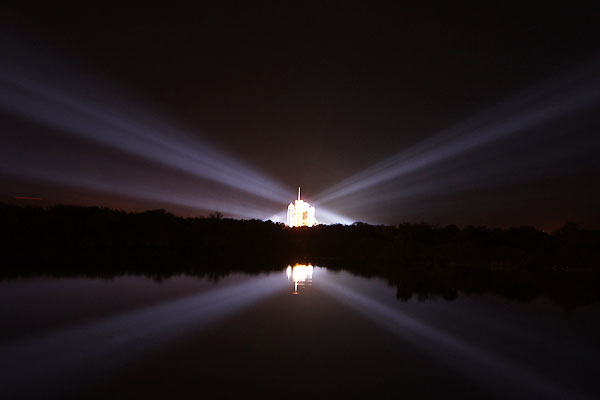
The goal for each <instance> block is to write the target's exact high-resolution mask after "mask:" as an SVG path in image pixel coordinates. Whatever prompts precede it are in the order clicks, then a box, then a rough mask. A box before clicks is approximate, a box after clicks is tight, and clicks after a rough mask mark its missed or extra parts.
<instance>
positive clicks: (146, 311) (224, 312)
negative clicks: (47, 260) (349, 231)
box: [0, 266, 600, 399]
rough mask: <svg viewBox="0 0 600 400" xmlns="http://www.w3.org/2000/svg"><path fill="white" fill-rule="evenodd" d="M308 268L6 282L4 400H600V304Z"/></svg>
mask: <svg viewBox="0 0 600 400" xmlns="http://www.w3.org/2000/svg"><path fill="white" fill-rule="evenodd" d="M395 294H396V289H395V288H392V287H389V286H388V285H387V284H386V283H385V282H383V281H381V280H377V279H365V278H361V277H356V276H352V275H350V274H348V273H346V272H331V271H328V270H326V269H324V268H318V267H314V268H313V267H311V266H296V267H294V268H291V267H290V268H287V269H285V270H283V271H282V272H279V273H271V274H268V275H266V274H263V275H255V276H248V275H241V274H238V275H230V276H228V277H226V278H223V279H221V280H219V281H217V282H213V281H209V280H208V279H199V278H197V277H185V276H181V277H176V278H171V279H168V280H166V281H163V282H155V281H152V280H150V279H148V278H144V277H132V276H126V277H120V278H117V279H114V280H94V279H88V278H77V279H50V278H38V279H28V280H13V281H4V282H1V283H0V320H1V321H2V329H1V330H0V398H2V399H8V398H32V397H34V398H35V397H38V398H52V397H54V398H136V397H142V398H173V397H190V396H209V397H225V398H227V397H239V396H246V397H256V395H264V397H277V398H282V397H288V398H289V397H292V398H296V397H298V398H299V397H306V395H311V396H312V397H335V396H348V395H360V396H365V395H371V396H377V397H392V396H393V397H400V396H404V397H406V398H432V397H439V396H445V397H447V396H449V395H452V396H453V397H454V396H461V397H464V398H481V397H482V396H485V397H488V398H489V397H498V398H598V397H600V389H599V388H598V384H597V378H596V377H597V375H598V370H599V369H598V359H599V356H600V341H599V340H598V338H599V337H600V306H597V305H594V306H585V307H581V308H578V309H575V310H565V309H563V308H561V307H560V306H557V305H555V304H553V303H551V302H550V301H548V300H545V299H543V298H540V299H537V300H535V301H533V302H530V303H519V302H515V301H509V300H505V299H503V298H501V297H497V296H491V295H490V296H486V295H484V296H465V295H459V297H458V298H457V299H456V300H454V301H451V302H449V301H446V300H428V301H417V300H410V301H408V302H401V301H398V300H396V297H395Z"/></svg>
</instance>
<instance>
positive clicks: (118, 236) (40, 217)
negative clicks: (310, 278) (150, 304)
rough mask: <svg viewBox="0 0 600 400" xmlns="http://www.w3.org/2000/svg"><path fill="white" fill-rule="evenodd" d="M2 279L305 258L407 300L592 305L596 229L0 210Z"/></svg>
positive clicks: (599, 284)
mask: <svg viewBox="0 0 600 400" xmlns="http://www.w3.org/2000/svg"><path fill="white" fill-rule="evenodd" d="M0 218H1V221H2V227H3V228H2V233H1V235H2V237H1V238H0V239H1V243H2V244H1V246H2V249H3V250H2V258H3V262H2V271H1V272H0V275H1V277H3V278H12V277H17V276H27V275H40V274H45V275H53V276H80V275H84V276H94V277H106V278H110V277H114V276H118V275H122V274H144V275H147V276H151V277H153V278H155V279H162V278H167V277H169V276H171V275H174V274H182V273H185V274H192V275H199V276H212V277H219V276H223V275H226V274H228V273H231V272H235V271H243V272H248V273H258V272H261V271H271V270H281V269H282V268H284V267H285V266H286V265H288V264H293V263H295V262H302V261H312V262H313V263H316V264H318V265H322V266H327V267H328V268H331V269H346V270H349V271H351V272H353V273H356V274H360V275H364V276H377V277H382V278H385V279H387V280H388V281H389V282H390V283H391V284H393V285H395V286H396V287H397V288H398V297H399V298H400V299H408V298H410V297H412V296H413V295H416V296H418V297H419V298H427V297H430V296H442V297H444V298H447V299H452V298H454V297H455V296H456V295H457V293H458V291H462V292H467V293H484V292H493V293H498V294H503V295H505V296H509V297H511V298H516V299H520V300H530V299H532V298H535V297H537V296H540V295H546V296H549V297H551V298H553V299H554V300H556V301H558V302H560V303H561V304H563V305H565V306H576V305H580V304H587V303H592V302H598V301H600V289H599V288H600V279H599V278H598V277H599V276H600V267H599V266H600V232H599V231H588V230H582V229H580V228H579V227H578V226H577V225H576V224H574V223H569V224H567V225H565V226H564V227H563V228H561V229H559V230H558V231H556V232H553V233H552V234H547V233H544V232H541V231H539V230H536V229H534V228H530V227H522V228H510V229H497V228H495V229H491V228H484V227H466V228H463V229H459V228H458V227H456V226H454V225H451V226H447V227H437V226H430V225H426V224H417V225H411V224H401V225H397V226H372V225H367V224H363V223H356V224H354V225H350V226H342V225H332V226H325V225H323V226H317V227H313V228H294V229H290V228H287V227H285V226H284V225H282V224H275V223H272V222H263V221H260V220H234V219H227V218H222V216H221V215H220V214H218V213H216V214H214V215H212V216H211V217H209V218H181V217H177V216H174V215H173V214H170V213H167V212H165V211H164V210H153V211H147V212H143V213H127V212H124V211H118V210H111V209H107V208H99V207H87V208H84V207H75V206H54V207H50V208H47V209H42V208H30V207H19V206H14V205H0Z"/></svg>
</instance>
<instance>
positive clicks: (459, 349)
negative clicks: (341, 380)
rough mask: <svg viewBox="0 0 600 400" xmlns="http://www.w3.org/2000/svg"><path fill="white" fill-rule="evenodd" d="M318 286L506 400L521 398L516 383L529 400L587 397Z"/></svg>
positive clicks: (339, 289)
mask: <svg viewBox="0 0 600 400" xmlns="http://www.w3.org/2000/svg"><path fill="white" fill-rule="evenodd" d="M319 286H320V287H321V288H323V289H324V291H325V292H326V293H328V294H330V295H332V296H333V297H335V298H336V299H338V300H340V301H341V302H342V303H344V304H346V305H347V306H349V307H351V308H353V309H355V310H356V311H358V312H359V313H361V314H362V315H364V316H365V317H367V318H369V319H371V320H373V321H374V322H376V323H378V324H380V325H381V326H383V327H384V328H386V329H388V330H390V331H391V332H393V333H395V334H396V335H398V336H400V337H401V338H402V339H404V340H406V341H408V342H410V343H411V344H413V345H415V346H418V347H419V348H421V349H422V350H424V351H426V352H427V353H429V354H431V355H432V356H434V357H436V358H438V359H440V360H441V361H443V362H445V363H447V364H449V365H451V366H452V367H454V368H456V369H457V370H459V371H460V372H461V373H463V374H464V375H465V376H467V377H469V378H473V379H476V380H478V381H479V382H480V383H482V384H484V385H486V386H489V387H490V388H492V389H493V390H494V392H495V393H497V394H499V393H502V394H503V395H505V396H506V397H508V398H515V397H520V396H519V395H518V394H516V393H515V387H514V386H513V385H515V384H516V385H517V386H518V387H519V389H521V390H522V391H523V392H525V393H528V396H529V397H530V398H564V399H567V398H568V399H584V398H586V397H585V396H582V395H580V394H579V393H575V392H573V391H571V390H570V389H568V388H566V387H563V386H561V385H559V384H558V383H555V382H552V381H550V380H548V379H546V378H544V377H543V376H541V375H538V374H536V373H535V372H533V371H530V370H527V369H525V368H524V367H521V366H518V365H516V364H513V363H510V362H509V361H508V360H505V359H503V358H502V357H500V356H498V355H495V354H493V353H491V352H488V351H486V350H485V349H482V348H478V347H476V346H473V345H471V344H469V343H468V342H466V341H463V340H461V339H460V338H458V337H456V336H453V335H450V334H447V333H445V332H443V331H442V330H439V329H436V328H434V327H432V326H429V325H428V324H425V323H423V322H421V321H419V320H418V319H416V318H414V317H411V316H408V315H407V314H405V313H403V312H401V311H399V310H398V309H395V308H392V307H389V306H387V305H385V304H383V303H381V302H379V301H376V300H373V299H371V298H369V297H367V296H365V295H363V294H360V293H358V292H357V291H355V290H353V289H350V288H348V287H344V286H341V285H339V284H337V283H335V282H332V281H331V280H330V279H327V278H326V277H322V278H321V279H319Z"/></svg>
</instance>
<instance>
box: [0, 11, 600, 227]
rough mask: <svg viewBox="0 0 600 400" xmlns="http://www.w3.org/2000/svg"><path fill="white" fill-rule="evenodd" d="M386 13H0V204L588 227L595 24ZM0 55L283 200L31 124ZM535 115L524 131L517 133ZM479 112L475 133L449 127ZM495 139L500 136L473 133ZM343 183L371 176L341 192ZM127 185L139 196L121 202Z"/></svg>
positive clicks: (594, 145)
mask: <svg viewBox="0 0 600 400" xmlns="http://www.w3.org/2000/svg"><path fill="white" fill-rule="evenodd" d="M83 3H85V2H83ZM397 3H398V4H396V5H381V4H377V5H376V4H372V2H357V3H356V5H352V3H351V2H336V3H328V2H319V3H315V4H311V5H309V4H306V3H304V2H299V3H298V4H297V5H296V6H292V7H290V6H289V4H291V3H285V2H283V3H273V4H268V5H257V4H256V3H254V2H248V4H247V6H244V7H241V6H240V5H239V4H231V5H222V6H219V7H218V8H216V7H213V6H210V7H209V6H207V5H205V4H202V2H199V3H197V4H196V5H194V6H191V7H183V6H178V5H175V4H174V3H169V5H168V6H163V7H153V6H150V5H146V4H144V6H143V7H133V6H123V5H122V4H119V5H115V6H114V7H111V6H108V5H106V4H104V3H101V4H102V6H99V7H92V6H88V5H86V4H82V2H79V3H77V4H76V5H69V6H66V5H65V6H61V5H57V3H54V2H52V4H50V3H49V4H48V5H46V6H39V5H37V4H36V5H31V6H30V8H12V9H8V10H5V12H3V17H2V24H1V25H2V26H3V31H2V41H1V43H2V47H3V51H2V53H3V56H2V57H3V59H4V63H5V64H7V65H9V66H8V67H6V65H3V69H2V71H1V72H2V77H1V79H0V89H1V90H2V93H0V95H2V96H4V97H3V99H2V100H3V102H2V104H3V105H4V106H2V107H0V129H1V134H2V143H3V146H2V149H0V157H2V158H3V159H4V160H3V161H2V163H1V164H0V201H4V202H11V203H19V204H43V205H45V204H54V203H68V204H82V205H101V206H110V207H117V208H123V209H126V210H145V209H149V208H160V207H162V208H166V209H167V210H169V211H172V212H174V213H177V214H180V215H185V216H191V215H206V214H207V213H209V212H211V211H214V210H216V209H218V207H217V206H215V204H217V205H218V204H219V202H221V203H223V204H229V202H231V201H236V202H238V203H239V202H241V203H243V202H245V201H247V202H249V203H251V204H252V205H253V206H255V207H256V208H257V209H258V211H256V212H255V213H249V214H247V215H245V214H243V213H241V212H238V213H236V212H228V209H227V207H225V205H224V206H223V211H224V213H225V214H226V215H231V216H235V217H242V218H244V217H257V218H268V217H270V215H271V214H275V213H278V212H280V211H283V210H284V209H285V207H286V206H287V202H289V201H292V200H293V199H294V198H295V193H296V188H297V186H299V185H300V186H302V188H303V193H304V196H303V197H304V198H305V199H306V200H308V201H311V202H313V203H315V204H316V205H317V218H319V210H320V208H319V206H321V207H323V208H327V209H329V210H331V211H333V212H336V213H339V214H341V215H343V216H345V217H347V218H348V219H349V220H351V221H365V222H369V223H385V224H396V223H402V222H413V223H414V222H421V221H424V222H427V223H434V224H451V223H455V224H458V225H461V226H464V225H469V224H474V225H480V224H485V225H491V226H508V225H516V226H520V225H533V226H536V227H538V228H541V229H547V230H553V229H556V228H558V227H560V226H561V225H562V224H564V223H565V222H566V221H570V220H572V221H576V222H578V223H579V224H581V225H582V226H585V227H594V228H600V207H598V204H600V185H599V184H598V182H600V163H599V162H598V161H597V158H598V157H597V154H598V149H600V138H599V137H600V133H599V130H600V117H599V114H598V110H599V109H600V108H599V105H600V95H596V94H595V93H600V81H599V80H598V79H599V78H598V76H600V75H599V74H597V72H599V71H600V67H599V66H600V62H599V59H598V56H599V55H600V40H599V38H600V35H599V34H600V32H599V29H598V26H599V24H600V18H599V16H600V14H599V13H598V12H595V11H594V10H585V9H575V8H572V9H559V8H556V9H553V8H550V7H549V6H544V8H537V7H533V6H531V7H524V6H521V7H518V8H505V9H499V8H496V7H493V6H488V7H487V8H481V9H474V8H468V9H459V8H455V7H452V8H444V7H439V6H436V5H434V4H429V6H428V7H426V8H422V9H418V10H415V9H409V8H406V7H405V6H403V5H402V3H401V2H397ZM219 4H223V3H221V2H219ZM284 4H286V5H284ZM326 4H336V5H326ZM342 5H343V6H342ZM15 49H16V50H15ZM14 60H17V61H14ZM23 60H25V61H23ZM13 61H14V65H27V64H28V63H30V64H35V68H32V71H33V72H30V73H31V75H30V76H35V77H36V79H35V84H36V85H41V84H43V83H44V82H48V83H49V84H51V85H54V86H56V87H57V88H59V89H60V90H59V91H60V92H61V93H63V94H65V95H66V96H70V95H71V94H70V93H74V92H75V93H79V94H80V95H82V96H84V97H86V98H91V99H93V100H94V101H96V103H95V104H105V103H106V104H109V105H110V106H112V107H115V108H116V109H117V110H118V113H119V115H120V116H122V118H132V119H136V120H137V119H139V118H140V116H141V115H143V117H144V120H146V117H148V120H154V119H157V120H159V121H160V122H161V124H163V123H164V124H163V125H161V126H167V128H159V127H158V125H156V129H157V131H159V133H160V135H162V136H161V137H166V138H170V139H169V140H172V141H173V143H183V142H182V141H181V139H180V137H181V136H180V135H175V134H172V133H171V130H170V129H169V128H168V126H171V124H172V125H174V126H177V127H178V129H181V130H183V131H185V132H186V138H187V139H186V140H187V141H186V142H185V143H188V141H192V142H195V141H196V140H197V141H198V143H199V144H198V148H202V149H205V148H210V149H211V150H210V152H211V154H214V153H213V152H218V154H226V155H227V160H236V161H239V163H240V164H241V165H245V166H251V167H252V169H253V171H256V173H257V174H260V176H261V177H264V179H265V181H268V182H276V183H277V185H279V186H278V187H282V188H284V189H285V190H287V191H289V199H288V200H286V201H285V202H283V201H282V202H279V200H278V197H276V196H271V197H270V198H264V197H261V195H259V194H258V193H256V194H253V193H248V192H247V191H246V192H240V191H238V190H236V189H235V186H236V185H237V184H236V183H233V184H232V185H230V186H229V187H222V185H220V184H219V183H218V182H217V181H218V179H213V180H212V181H211V180H210V179H208V180H207V179H206V176H204V177H203V178H202V179H199V178H197V177H194V176H193V173H192V172H191V171H187V170H185V168H187V167H184V168H180V169H179V170H176V171H175V170H174V169H173V168H172V167H173V165H170V166H167V165H165V164H164V163H160V162H157V160H155V159H153V158H151V157H148V156H147V155H146V156H141V155H140V154H137V155H136V154H132V152H131V151H122V150H119V149H116V148H115V147H114V146H112V145H107V143H99V142H98V141H93V140H89V137H88V138H86V137H83V136H79V135H78V132H79V131H81V126H78V127H77V128H74V129H73V130H72V131H70V132H69V133H65V132H64V129H63V128H64V124H63V125H62V128H61V127H60V126H56V125H52V124H49V123H48V122H47V120H46V122H43V121H40V120H39V119H36V115H39V113H38V111H33V112H32V111H31V109H28V110H25V111H23V110H22V109H21V108H27V107H28V106H27V102H26V101H25V100H23V99H24V98H25V97H26V96H25V97H23V98H22V99H21V100H23V102H22V103H17V102H15V101H13V97H14V96H16V94H15V93H17V94H18V93H21V92H19V91H18V90H21V89H18V90H17V89H15V88H14V87H13V86H12V85H13V84H14V80H15V79H16V78H15V77H19V76H21V75H20V74H22V73H23V72H22V71H23V70H24V68H22V67H14V65H13V64H11V63H13ZM19 63H20V64H19ZM63 68H64V69H63ZM7 71H10V73H7ZM48 71H50V72H48ZM56 71H60V72H61V73H58V74H57V73H56ZM67 71H69V72H67ZM71 71H77V73H71ZM46 72H48V74H47V75H45V74H46ZM23 74H24V73H23ZM57 76H59V78H57ZM81 81H85V82H87V83H89V86H85V85H83V86H82V85H80V83H79V82H81ZM7 88H8V90H7ZM62 88H66V89H65V90H64V91H63V90H62ZM95 88H98V91H96V89H95ZM595 89H598V90H595ZM104 91H110V93H111V96H113V97H115V98H116V99H118V100H117V101H114V102H113V101H112V100H107V98H108V97H107V96H104V94H99V93H100V92H102V93H104ZM11 96H13V97H11ZM27 96H29V95H27ZM528 96H530V97H528ZM586 96H587V97H586ZM42 97H43V96H42ZM111 98H112V97H111ZM36 99H37V98H36ZM125 99H126V100H125ZM43 100H44V101H50V102H52V101H53V99H52V98H51V97H44V98H43ZM75 101H77V100H75ZM121 101H122V102H123V103H122V104H121V103H120V102H121ZM6 104H12V105H11V106H6ZM79 104H81V102H80V103H79ZM116 104H117V105H118V106H116ZM131 104H134V105H135V107H130V106H129V105H131ZM141 110H145V111H141ZM498 110H499V111H498ZM538 111H539V115H538V114H535V113H536V112H538ZM56 113H57V114H54V115H58V114H60V110H59V111H56ZM486 113H491V115H492V117H490V116H489V114H486ZM534 114H535V116H536V117H535V118H536V122H535V123H529V122H524V121H528V120H527V118H528V116H531V115H534ZM486 115H487V116H486ZM481 116H486V117H485V118H484V120H485V121H487V122H485V121H484V122H481V123H480V122H477V123H475V124H474V125H472V127H471V128H470V130H468V131H465V130H461V129H459V128H457V127H460V126H462V125H461V124H463V123H465V121H473V119H475V120H476V121H478V120H477V118H480V117H481ZM482 118H483V117H482ZM486 118H487V119H486ZM64 120H65V121H67V120H68V121H73V118H71V117H68V118H67V117H65V118H64ZM503 124H505V125H503ZM506 125H509V126H510V128H506ZM144 126H148V127H154V126H155V125H153V124H152V122H144ZM498 126H501V127H502V129H501V130H502V132H503V133H502V134H501V135H500V137H498V138H495V139H489V140H488V139H487V138H489V137H491V136H490V135H493V134H494V133H493V132H495V131H494V129H496V127H498ZM440 135H441V136H440ZM114 137H115V140H117V141H118V140H126V138H125V136H123V135H119V134H115V136H114ZM481 138H486V139H485V140H484V142H483V143H480V142H479V139H481ZM473 141H475V142H476V143H480V144H477V145H467V144H468V143H473ZM160 143H162V144H161V146H163V148H169V143H166V142H165V141H161V142H160ZM182 145H183V146H186V147H187V148H190V149H195V148H196V147H194V146H191V147H190V146H188V145H187V144H182ZM423 146H424V147H423ZM461 146H462V147H461ZM448 149H453V150H452V151H449V150H448ZM457 149H458V150H457ZM165 151H166V150H165ZM191 151H194V150H191ZM157 153H158V151H157V152H155V153H153V154H156V157H157V158H160V155H159V154H157ZM439 154H442V155H443V156H441V158H439V159H438V158H436V160H435V161H434V162H428V161H427V160H430V159H431V155H435V157H437V155H439ZM435 157H434V158H435ZM219 159H220V156H219ZM426 161H427V162H426ZM223 163H224V164H227V163H229V161H223ZM219 165H220V164H219ZM228 165H230V164H228ZM406 166H411V167H410V168H408V169H406V168H405V167H406ZM219 168H220V166H219V167H218V168H217V169H219ZM232 169H233V170H238V171H241V172H240V173H241V174H242V175H243V174H245V172H244V171H245V168H244V167H239V166H235V167H232ZM365 171H371V173H370V174H367V175H365V176H363V175H364V174H365ZM386 171H387V172H386ZM389 171H396V172H395V173H390V172H389ZM398 171H405V172H401V173H400V172H398ZM44 174H46V175H44ZM361 174H363V175H361ZM50 176H51V179H50V178H49V177H50ZM224 176H227V174H226V173H225V175H224ZM361 176H362V177H363V180H362V181H360V179H361ZM383 176H385V177H386V178H385V179H383V178H381V177H383ZM353 177H357V178H356V179H354V178H353ZM75 178H77V179H75ZM209 178H210V177H209ZM117 181H118V183H119V184H118V185H117V184H116V183H115V182H117ZM375 181H376V182H375ZM82 182H83V183H84V184H82ZM348 182H355V183H356V182H362V183H364V182H371V183H370V184H368V185H362V186H361V188H360V189H356V190H354V191H348V190H346V192H344V190H345V188H347V187H348V185H347V184H348ZM86 185H87V186H86ZM111 185H112V186H111ZM119 185H120V186H119ZM137 185H144V190H143V191H142V190H141V189H140V190H139V193H138V194H137V195H135V194H132V193H131V192H127V193H124V192H123V191H122V190H120V189H119V188H121V187H125V186H127V187H129V188H136V190H137V187H138V186H137ZM153 185H155V186H153ZM359 186H360V185H359ZM140 187H141V186H140ZM155 187H156V189H153V188H155ZM157 191H160V193H161V195H160V196H155V195H154V194H156V193H157ZM142 192H143V193H145V194H142ZM169 196H171V197H172V199H171V198H170V197H169ZM15 197H41V198H43V199H44V200H43V201H35V200H20V199H16V198H15ZM183 197H185V199H186V200H185V201H182V200H181V199H182V198H183ZM205 198H211V199H213V200H214V202H213V203H210V206H207V205H206V204H204V203H202V201H203V199H205ZM194 199H198V201H199V202H200V203H199V204H198V206H194V201H195V200H194ZM231 209H233V208H231Z"/></svg>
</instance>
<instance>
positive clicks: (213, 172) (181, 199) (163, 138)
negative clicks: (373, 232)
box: [0, 37, 344, 222]
mask: <svg viewBox="0 0 600 400" xmlns="http://www.w3.org/2000/svg"><path fill="white" fill-rule="evenodd" d="M0 43H1V44H2V47H3V48H4V50H5V51H4V54H3V58H2V59H1V60H0V109H2V110H3V111H5V112H8V113H10V114H13V115H16V116H19V117H20V118H23V119H26V120H28V121H34V122H36V123H37V124H40V125H43V126H45V127H48V128H51V129H54V130H56V131H58V132H60V133H61V134H67V135H69V136H71V137H74V138H79V139H84V140H86V141H89V142H92V143H97V144H98V145H101V146H104V147H108V148H111V149H114V150H117V151H119V152H122V153H126V154H130V155H132V156H135V157H139V158H141V159H144V160H149V161H151V162H153V163H155V164H157V165H161V166H164V167H167V168H169V169H172V170H174V171H178V172H180V173H181V172H182V173H185V174H188V175H190V176H191V177H196V178H198V179H202V180H204V181H208V182H213V183H216V184H217V185H221V186H223V187H226V188H228V189H229V192H231V190H233V191H241V192H243V193H246V194H247V195H250V196H251V197H254V198H248V196H246V198H245V199H244V200H239V199H237V200H236V199H232V196H227V197H225V196H221V197H220V198H218V199H210V198H207V197H209V196H206V195H203V196H200V197H197V198H196V199H194V198H193V197H190V196H186V195H185V194H180V191H185V190H186V186H193V185H198V184H199V181H198V180H195V181H194V180H192V179H190V180H189V181H187V182H183V183H182V184H181V190H170V191H167V190H165V189H164V188H163V187H162V185H161V183H160V182H155V184H154V187H148V185H141V184H139V183H138V182H137V181H136V180H135V179H133V180H131V181H129V182H123V179H121V178H120V177H119V176H115V174H109V173H104V174H102V175H101V176H91V175H88V176H83V175H84V173H83V172H82V171H78V170H77V168H73V170H69V169H65V168H59V167H58V166H57V165H56V164H58V163H57V162H55V161H54V160H52V159H51V158H52V155H49V158H50V159H49V160H47V162H45V163H43V162H41V161H38V162H33V163H31V164H25V163H24V161H23V160H21V158H20V157H18V156H17V155H18V154H24V153H25V154H26V153H27V152H28V151H30V149H29V148H27V147H23V146H20V147H19V146H11V143H10V142H7V143H6V145H5V146H3V147H2V148H0V156H1V158H2V160H3V162H2V163H0V167H1V168H2V170H1V171H0V172H4V173H8V174H11V175H13V176H20V177H25V178H27V177H29V178H35V179H45V180H49V181H51V182H54V183H60V184H63V185H66V186H80V187H84V188H88V189H94V190H101V191H104V192H108V193H120V194H125V195H127V196H131V197H136V198H146V199H152V200H156V201H160V202H162V203H167V204H175V205H181V206H186V207H193V208H195V209H203V210H219V211H223V212H226V213H230V214H233V215H235V216H240V217H244V218H260V219H264V218H265V217H266V216H268V215H271V214H272V213H273V211H274V208H275V206H274V204H281V205H284V204H287V203H288V201H289V200H290V194H291V193H293V192H292V191H291V190H288V189H287V188H285V187H283V186H282V185H280V184H279V183H277V182H275V181H274V180H273V179H271V178H269V177H267V176H265V175H264V174H262V173H260V172H258V171H257V170H255V169H253V168H252V167H251V166H249V165H247V164H245V163H243V162H241V161H239V160H237V159H235V158H234V157H233V156H231V155H229V154H226V152H224V151H223V150H222V149H219V148H217V146H216V145H214V144H212V143H208V141H206V140H205V139H200V138H199V137H198V136H197V135H194V134H193V133H192V132H189V131H186V130H185V129H181V128H179V127H177V126H174V125H173V124H170V123H168V122H165V120H164V119H160V118H158V117H155V116H154V115H152V114H153V113H151V112H149V111H148V110H142V109H140V108H139V107H136V105H135V104H134V103H133V102H131V101H127V100H125V99H124V97H123V96H119V95H116V94H114V93H111V92H110V91H108V90H107V89H106V85H102V84H99V83H97V82H95V80H94V79H93V78H90V77H86V76H84V75H83V74H81V73H78V72H76V71H72V70H71V69H70V68H66V67H65V66H60V65H55V63H52V62H50V61H48V60H46V59H42V58H39V57H32V56H30V55H29V54H26V51H25V50H22V49H19V48H17V47H16V46H14V45H12V44H11V43H9V42H8V41H7V39H6V38H3V37H0ZM24 48H26V47H24ZM12 134H13V135H25V134H26V133H23V132H12ZM32 144H33V143H29V146H31V145H32ZM33 145H35V144H33ZM71 151H72V150H71ZM63 152H64V153H65V154H63V155H57V157H68V152H69V149H68V148H65V149H64V151H63ZM105 163H107V164H108V163H110V159H108V160H105ZM238 197H241V196H238ZM261 199H263V200H265V201H267V202H268V204H267V205H265V201H262V200H261ZM323 212H327V210H323ZM329 214H330V216H333V215H335V214H334V213H332V212H330V213H329ZM341 220H344V218H343V217H340V218H339V219H334V220H333V222H339V221H341Z"/></svg>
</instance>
